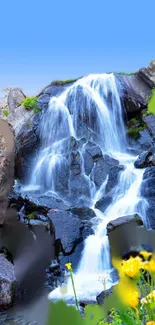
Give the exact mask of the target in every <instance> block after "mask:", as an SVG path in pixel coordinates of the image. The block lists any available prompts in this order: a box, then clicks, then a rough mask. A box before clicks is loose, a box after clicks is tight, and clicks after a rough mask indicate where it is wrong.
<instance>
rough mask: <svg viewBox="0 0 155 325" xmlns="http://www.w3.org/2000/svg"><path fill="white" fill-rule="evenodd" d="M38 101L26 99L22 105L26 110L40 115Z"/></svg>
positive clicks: (30, 98)
mask: <svg viewBox="0 0 155 325" xmlns="http://www.w3.org/2000/svg"><path fill="white" fill-rule="evenodd" d="M37 100H38V97H26V98H25V99H24V100H23V101H22V105H23V106H24V108H25V109H26V110H28V111H31V110H33V111H34V113H35V114H37V113H39V112H40V110H39V107H38V104H37Z"/></svg>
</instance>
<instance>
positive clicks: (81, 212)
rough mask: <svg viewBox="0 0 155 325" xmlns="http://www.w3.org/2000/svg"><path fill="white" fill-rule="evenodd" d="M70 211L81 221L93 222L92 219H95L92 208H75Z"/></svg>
mask: <svg viewBox="0 0 155 325" xmlns="http://www.w3.org/2000/svg"><path fill="white" fill-rule="evenodd" d="M69 211H70V212H72V213H73V214H76V215H77V216H78V217H79V219H81V220H91V219H92V218H94V217H95V212H94V210H92V209H90V208H78V207H73V208H70V209H69Z"/></svg>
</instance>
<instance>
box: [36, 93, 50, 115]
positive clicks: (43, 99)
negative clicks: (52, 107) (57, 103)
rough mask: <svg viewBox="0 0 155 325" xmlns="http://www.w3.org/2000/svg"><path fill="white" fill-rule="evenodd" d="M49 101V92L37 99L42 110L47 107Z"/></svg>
mask: <svg viewBox="0 0 155 325" xmlns="http://www.w3.org/2000/svg"><path fill="white" fill-rule="evenodd" d="M49 102H50V96H49V95H48V94H44V95H41V96H40V97H39V98H38V100H37V104H38V107H39V109H40V110H41V111H42V110H44V109H47V108H48V105H49Z"/></svg>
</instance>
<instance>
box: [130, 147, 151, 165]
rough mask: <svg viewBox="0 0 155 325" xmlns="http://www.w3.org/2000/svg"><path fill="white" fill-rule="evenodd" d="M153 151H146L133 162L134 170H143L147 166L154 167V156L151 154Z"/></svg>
mask: <svg viewBox="0 0 155 325" xmlns="http://www.w3.org/2000/svg"><path fill="white" fill-rule="evenodd" d="M153 151H155V150H148V151H145V152H142V153H141V154H140V155H139V157H138V158H137V159H136V161H135V162H134V166H135V167H136V168H145V167H149V166H155V154H154V153H153Z"/></svg>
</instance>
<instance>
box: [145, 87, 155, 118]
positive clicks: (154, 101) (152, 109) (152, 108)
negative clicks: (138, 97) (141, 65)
mask: <svg viewBox="0 0 155 325" xmlns="http://www.w3.org/2000/svg"><path fill="white" fill-rule="evenodd" d="M147 112H148V113H149V114H155V88H154V89H153V90H152V96H151V97H150V99H149V102H148V105H147Z"/></svg>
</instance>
